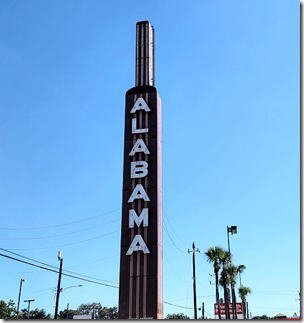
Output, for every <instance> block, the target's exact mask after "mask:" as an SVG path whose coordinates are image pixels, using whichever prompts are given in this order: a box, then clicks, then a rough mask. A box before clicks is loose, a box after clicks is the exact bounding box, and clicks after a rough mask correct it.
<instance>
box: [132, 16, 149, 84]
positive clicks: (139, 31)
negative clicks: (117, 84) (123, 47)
mask: <svg viewBox="0 0 304 323" xmlns="http://www.w3.org/2000/svg"><path fill="white" fill-rule="evenodd" d="M145 85H152V86H154V28H153V27H152V26H151V25H150V23H149V21H140V22H138V23H137V24H136V68H135V86H145Z"/></svg>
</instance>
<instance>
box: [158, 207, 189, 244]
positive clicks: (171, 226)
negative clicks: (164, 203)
mask: <svg viewBox="0 0 304 323" xmlns="http://www.w3.org/2000/svg"><path fill="white" fill-rule="evenodd" d="M163 211H164V214H165V217H166V219H167V221H168V223H169V225H170V227H171V229H172V231H173V232H174V234H175V235H176V236H177V238H178V240H179V241H180V242H182V243H183V244H185V245H188V243H186V242H184V241H183V240H181V239H180V237H179V236H178V235H177V234H176V232H175V231H174V229H173V227H172V225H171V223H170V221H169V218H168V216H167V214H166V211H165V209H164V208H163Z"/></svg>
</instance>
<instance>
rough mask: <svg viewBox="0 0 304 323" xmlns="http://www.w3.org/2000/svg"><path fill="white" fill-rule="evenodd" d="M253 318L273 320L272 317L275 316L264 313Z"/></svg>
mask: <svg viewBox="0 0 304 323" xmlns="http://www.w3.org/2000/svg"><path fill="white" fill-rule="evenodd" d="M252 319H253V320H271V319H273V317H269V316H267V315H266V314H264V315H260V316H254V317H253V318H252Z"/></svg>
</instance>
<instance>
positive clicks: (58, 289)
mask: <svg viewBox="0 0 304 323" xmlns="http://www.w3.org/2000/svg"><path fill="white" fill-rule="evenodd" d="M58 260H60V268H59V277H58V286H57V298H56V308H55V316H54V319H55V320H57V316H58V305H59V294H60V282H61V272H62V261H63V258H61V251H58Z"/></svg>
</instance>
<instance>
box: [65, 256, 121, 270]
mask: <svg viewBox="0 0 304 323" xmlns="http://www.w3.org/2000/svg"><path fill="white" fill-rule="evenodd" d="M117 256H120V254H116V255H114V256H110V257H107V258H103V259H99V260H95V261H91V262H87V263H85V264H81V265H76V266H70V267H66V268H75V267H80V266H85V265H91V264H94V263H96V262H99V261H102V260H107V259H110V258H114V257H117Z"/></svg>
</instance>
